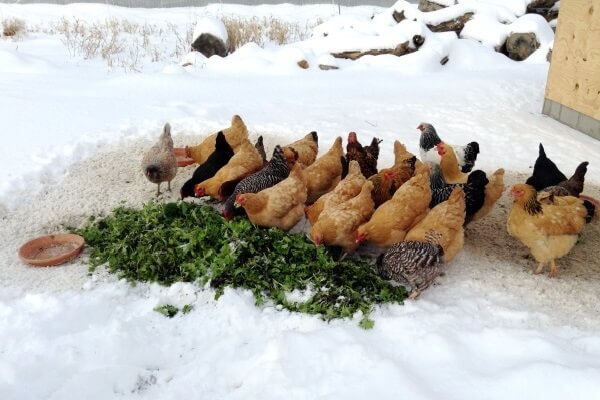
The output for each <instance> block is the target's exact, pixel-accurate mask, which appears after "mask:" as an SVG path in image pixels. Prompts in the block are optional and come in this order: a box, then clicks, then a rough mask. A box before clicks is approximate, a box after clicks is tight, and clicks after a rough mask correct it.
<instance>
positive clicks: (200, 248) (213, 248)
mask: <svg viewBox="0 0 600 400" xmlns="http://www.w3.org/2000/svg"><path fill="white" fill-rule="evenodd" d="M77 233H79V234H80V235H82V236H83V237H84V238H85V241H86V243H87V245H88V246H89V247H90V248H91V254H90V264H91V268H92V269H94V268H95V267H97V266H99V265H102V264H105V263H107V266H108V269H109V270H110V271H111V272H114V273H117V274H118V275H119V276H120V277H122V278H126V279H128V280H130V281H151V282H160V283H163V284H170V283H173V282H177V281H185V282H195V281H199V282H200V283H201V284H202V285H204V284H206V283H207V282H210V283H209V284H210V286H211V287H212V288H214V289H215V290H216V297H217V298H218V297H219V296H221V295H222V294H223V290H224V288H225V287H227V286H230V287H233V288H244V289H249V290H251V291H252V293H254V296H255V298H256V304H257V305H261V304H264V303H265V302H267V301H271V302H272V303H274V304H276V305H281V306H283V307H284V308H286V309H288V310H291V311H298V312H304V313H309V314H319V315H320V316H321V317H322V318H323V319H325V320H331V319H334V318H345V317H351V316H353V315H354V314H355V313H356V312H357V311H362V313H363V319H362V320H361V322H360V325H361V326H362V327H364V328H370V327H372V326H373V321H372V320H370V319H369V318H368V316H369V313H370V312H371V310H372V308H373V306H374V305H375V304H379V303H386V302H397V303H401V302H402V301H403V300H404V299H405V298H406V291H405V289H404V288H403V287H397V286H396V287H395V286H392V285H391V284H390V283H389V282H386V281H384V280H382V279H380V278H379V277H378V276H377V274H376V273H375V272H374V271H373V268H372V267H371V265H370V264H369V263H367V262H364V261H356V260H349V259H347V260H344V261H335V260H334V258H333V257H332V255H331V254H330V253H329V250H328V249H327V248H325V247H324V246H315V245H314V244H313V243H311V242H310V241H309V240H308V239H307V238H306V236H305V235H302V234H289V233H286V232H284V231H282V230H280V229H276V228H271V229H263V228H258V227H256V226H254V225H252V224H251V223H250V222H249V221H248V220H247V219H246V218H236V219H234V220H233V221H231V222H227V221H225V220H224V219H223V218H222V217H221V216H220V215H219V214H218V213H217V212H216V211H215V210H214V209H213V208H212V207H210V206H207V205H198V204H194V203H185V202H178V203H168V204H160V203H155V202H151V203H148V204H146V205H145V206H144V207H143V209H141V210H136V209H131V208H124V207H120V208H117V209H115V210H114V211H113V212H112V214H111V215H109V216H107V217H104V218H90V221H89V222H88V223H87V224H86V226H85V227H84V228H83V229H81V230H78V231H77ZM294 290H300V291H305V290H308V292H305V293H309V295H307V296H306V297H307V298H308V299H307V300H306V301H303V302H295V301H291V300H289V299H288V296H286V295H287V294H289V293H290V292H292V291H294Z"/></svg>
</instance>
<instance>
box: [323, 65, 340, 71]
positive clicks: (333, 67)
mask: <svg viewBox="0 0 600 400" xmlns="http://www.w3.org/2000/svg"><path fill="white" fill-rule="evenodd" d="M319 69H321V70H323V71H330V70H332V69H340V67H336V66H335V65H325V64H319Z"/></svg>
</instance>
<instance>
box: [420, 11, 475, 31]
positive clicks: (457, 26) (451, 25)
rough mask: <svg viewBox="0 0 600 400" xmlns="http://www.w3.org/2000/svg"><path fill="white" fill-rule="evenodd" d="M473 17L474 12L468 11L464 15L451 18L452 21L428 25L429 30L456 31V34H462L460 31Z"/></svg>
mask: <svg viewBox="0 0 600 400" xmlns="http://www.w3.org/2000/svg"><path fill="white" fill-rule="evenodd" d="M471 18H473V13H472V12H468V13H465V14H464V15H461V16H460V17H458V18H455V19H451V20H450V21H444V22H440V23H439V24H437V25H427V27H428V28H429V30H431V31H432V32H451V31H454V32H456V34H460V31H462V30H463V28H464V27H465V24H466V23H467V22H469V21H470V20H471Z"/></svg>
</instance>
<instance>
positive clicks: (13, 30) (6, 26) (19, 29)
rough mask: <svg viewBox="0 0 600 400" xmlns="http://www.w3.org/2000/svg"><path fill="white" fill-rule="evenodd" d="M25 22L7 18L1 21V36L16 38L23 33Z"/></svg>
mask: <svg viewBox="0 0 600 400" xmlns="http://www.w3.org/2000/svg"><path fill="white" fill-rule="evenodd" d="M25 31H26V25H25V21H23V20H22V19H19V18H7V19H5V20H3V21H2V36H5V37H18V36H20V35H22V34H23V33H25Z"/></svg>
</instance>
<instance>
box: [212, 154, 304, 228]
mask: <svg viewBox="0 0 600 400" xmlns="http://www.w3.org/2000/svg"><path fill="white" fill-rule="evenodd" d="M294 157H295V158H296V159H297V153H295V154H294ZM294 161H295V160H294ZM289 162H290V160H288V158H287V157H286V155H285V153H284V150H283V149H282V148H281V146H279V145H278V146H275V149H274V150H273V157H271V160H270V161H269V162H268V163H267V165H265V167H264V168H263V169H261V170H260V171H258V172H255V173H254V174H252V175H250V176H248V177H246V178H244V179H242V180H241V181H240V182H239V183H238V184H237V185H236V186H235V189H234V190H233V193H232V194H231V196H229V198H228V199H227V200H226V201H225V208H224V209H223V216H224V217H225V218H226V219H228V220H229V219H231V218H233V217H234V216H235V215H239V214H241V213H243V208H241V207H240V208H236V207H235V198H236V196H237V195H238V194H242V193H258V192H260V191H261V190H264V189H267V188H270V187H271V186H274V185H276V184H277V183H279V182H281V181H282V180H284V179H285V178H287V177H288V176H289V175H290V164H289Z"/></svg>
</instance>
